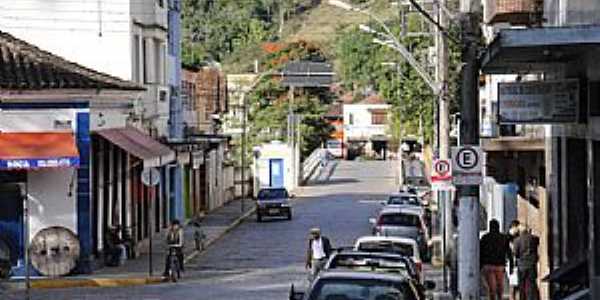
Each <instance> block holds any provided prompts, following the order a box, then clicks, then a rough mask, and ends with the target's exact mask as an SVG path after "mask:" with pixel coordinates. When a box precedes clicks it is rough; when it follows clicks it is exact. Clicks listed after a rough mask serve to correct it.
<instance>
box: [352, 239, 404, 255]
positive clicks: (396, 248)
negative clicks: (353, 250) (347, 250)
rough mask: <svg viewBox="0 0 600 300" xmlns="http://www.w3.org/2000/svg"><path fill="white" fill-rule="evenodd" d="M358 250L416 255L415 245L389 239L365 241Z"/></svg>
mask: <svg viewBox="0 0 600 300" xmlns="http://www.w3.org/2000/svg"><path fill="white" fill-rule="evenodd" d="M357 250H358V251H363V252H377V253H394V254H400V255H403V256H408V257H413V256H414V255H415V253H414V249H413V245H411V244H406V243H399V242H388V241H378V242H363V243H360V245H358V249H357Z"/></svg>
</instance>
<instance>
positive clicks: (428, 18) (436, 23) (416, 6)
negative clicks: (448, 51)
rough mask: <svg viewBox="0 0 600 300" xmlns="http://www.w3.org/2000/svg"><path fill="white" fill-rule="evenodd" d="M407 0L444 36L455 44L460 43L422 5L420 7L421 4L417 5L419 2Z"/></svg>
mask: <svg viewBox="0 0 600 300" xmlns="http://www.w3.org/2000/svg"><path fill="white" fill-rule="evenodd" d="M408 1H410V4H412V5H413V6H414V7H415V8H416V9H417V11H419V13H421V15H423V16H424V17H425V18H426V19H427V20H429V22H431V23H432V24H433V25H434V26H435V27H437V29H439V30H440V32H441V33H442V34H443V35H444V36H446V37H447V38H448V39H449V40H451V41H452V42H454V43H455V44H460V42H459V41H458V40H457V39H456V38H455V37H454V36H452V35H451V34H450V33H449V32H448V31H447V28H444V27H443V26H442V25H441V24H440V23H439V22H438V21H436V20H435V19H434V18H433V17H432V16H431V15H430V14H429V13H428V12H427V11H426V10H425V9H423V7H421V5H419V3H417V2H416V1H415V0H408Z"/></svg>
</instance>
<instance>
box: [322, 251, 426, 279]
mask: <svg viewBox="0 0 600 300" xmlns="http://www.w3.org/2000/svg"><path fill="white" fill-rule="evenodd" d="M324 269H325V270H352V271H366V272H387V273H395V274H398V275H399V276H410V277H411V278H413V279H414V280H417V281H419V280H420V277H419V274H418V273H417V269H416V265H415V263H414V262H413V261H412V259H411V258H410V257H407V256H404V255H399V254H394V253H378V252H366V251H356V250H345V251H340V252H336V253H334V254H333V255H332V256H331V257H330V258H329V260H328V261H327V264H325V268H324Z"/></svg>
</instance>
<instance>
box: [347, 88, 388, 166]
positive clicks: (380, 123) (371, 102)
mask: <svg viewBox="0 0 600 300" xmlns="http://www.w3.org/2000/svg"><path fill="white" fill-rule="evenodd" d="M390 107H391V106H390V105H389V104H387V103H386V102H385V101H384V99H383V98H382V97H381V96H378V95H371V96H368V97H366V98H365V99H364V100H362V101H360V102H357V103H353V104H344V105H343V118H344V119H343V120H344V145H347V147H346V148H345V149H344V150H345V153H344V157H346V158H347V159H354V158H356V157H357V156H361V155H366V156H369V157H373V158H378V159H386V158H387V154H388V141H389V134H388V132H387V124H388V112H389V109H390Z"/></svg>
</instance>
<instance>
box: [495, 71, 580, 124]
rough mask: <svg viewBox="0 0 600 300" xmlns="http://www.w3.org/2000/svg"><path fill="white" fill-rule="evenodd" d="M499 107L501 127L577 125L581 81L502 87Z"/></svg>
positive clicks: (512, 84) (568, 80) (503, 84)
mask: <svg viewBox="0 0 600 300" xmlns="http://www.w3.org/2000/svg"><path fill="white" fill-rule="evenodd" d="M498 106H499V107H498V120H499V122H500V124H530V123H534V124H556V123H576V122H577V119H578V114H579V81H578V80H577V79H566V80H561V81H531V82H503V83H499V84H498Z"/></svg>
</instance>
